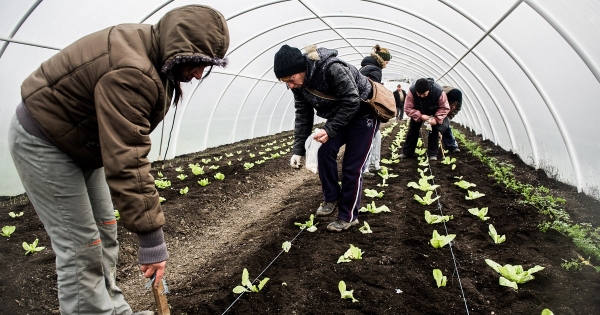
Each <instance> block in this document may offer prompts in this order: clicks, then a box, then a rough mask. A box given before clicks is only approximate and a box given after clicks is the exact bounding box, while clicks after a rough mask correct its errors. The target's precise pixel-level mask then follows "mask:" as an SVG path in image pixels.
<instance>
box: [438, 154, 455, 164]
mask: <svg viewBox="0 0 600 315" xmlns="http://www.w3.org/2000/svg"><path fill="white" fill-rule="evenodd" d="M454 162H456V158H450V157H449V156H446V157H445V158H444V159H443V160H442V162H441V163H442V164H446V165H449V164H453V163H454Z"/></svg>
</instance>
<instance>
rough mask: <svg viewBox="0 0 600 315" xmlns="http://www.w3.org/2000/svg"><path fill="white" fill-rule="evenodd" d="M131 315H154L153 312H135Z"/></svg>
mask: <svg viewBox="0 0 600 315" xmlns="http://www.w3.org/2000/svg"><path fill="white" fill-rule="evenodd" d="M131 315H154V312H153V311H141V312H135V313H133V314H131Z"/></svg>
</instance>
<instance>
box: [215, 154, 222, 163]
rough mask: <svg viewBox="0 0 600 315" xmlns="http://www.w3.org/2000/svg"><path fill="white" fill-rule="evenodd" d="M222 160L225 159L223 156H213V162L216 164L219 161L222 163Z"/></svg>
mask: <svg viewBox="0 0 600 315" xmlns="http://www.w3.org/2000/svg"><path fill="white" fill-rule="evenodd" d="M222 158H223V156H222V155H219V156H213V160H214V161H215V162H219V161H220V160H221V159H222Z"/></svg>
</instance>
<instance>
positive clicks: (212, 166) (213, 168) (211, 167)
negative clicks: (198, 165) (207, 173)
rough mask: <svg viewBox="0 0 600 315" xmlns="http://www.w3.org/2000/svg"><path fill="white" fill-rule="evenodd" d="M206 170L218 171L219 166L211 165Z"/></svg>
mask: <svg viewBox="0 0 600 315" xmlns="http://www.w3.org/2000/svg"><path fill="white" fill-rule="evenodd" d="M208 169H210V170H218V169H219V165H211V166H209V167H208Z"/></svg>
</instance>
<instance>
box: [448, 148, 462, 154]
mask: <svg viewBox="0 0 600 315" xmlns="http://www.w3.org/2000/svg"><path fill="white" fill-rule="evenodd" d="M450 152H452V153H460V149H459V148H456V149H452V150H451V151H450Z"/></svg>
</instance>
